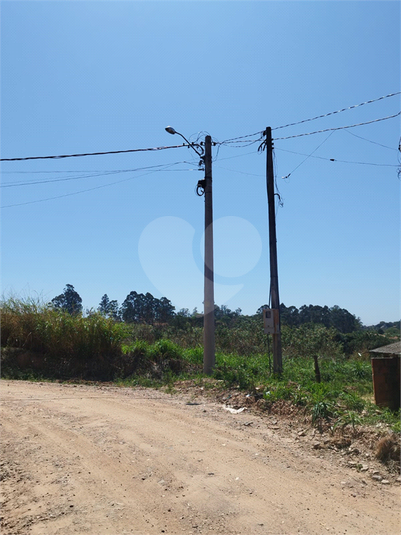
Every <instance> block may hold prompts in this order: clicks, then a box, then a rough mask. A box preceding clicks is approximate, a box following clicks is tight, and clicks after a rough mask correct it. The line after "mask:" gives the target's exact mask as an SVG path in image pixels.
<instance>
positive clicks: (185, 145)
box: [0, 143, 190, 162]
mask: <svg viewBox="0 0 401 535" xmlns="http://www.w3.org/2000/svg"><path fill="white" fill-rule="evenodd" d="M189 146H190V145H187V144H186V143H183V144H182V145H172V146H169V147H150V148H146V149H128V150H111V151H106V152H85V153H81V154H59V155H57V156H27V157H24V158H0V162H21V161H25V160H58V159H61V158H79V157H82V156H103V155H105V154H124V153H128V152H149V151H159V150H166V149H180V148H182V147H189Z"/></svg>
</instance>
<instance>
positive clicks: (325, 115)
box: [272, 91, 401, 130]
mask: <svg viewBox="0 0 401 535" xmlns="http://www.w3.org/2000/svg"><path fill="white" fill-rule="evenodd" d="M400 94H401V91H398V92H397V93H390V94H388V95H384V96H382V97H379V98H374V99H372V100H367V101H366V102H361V103H360V104H354V105H353V106H348V107H347V108H342V109H341V110H336V111H330V112H329V113H324V114H322V115H317V116H316V117H311V118H310V119H303V120H302V121H297V122H295V123H288V124H284V125H282V126H276V127H275V128H272V130H279V129H280V128H287V127H289V126H295V125H298V124H303V123H307V122H309V121H315V120H316V119H323V118H324V117H329V116H330V115H335V114H336V113H342V112H343V111H348V110H353V109H355V108H359V107H360V106H365V104H372V103H373V102H378V101H379V100H384V99H385V98H390V97H395V96H396V95H400Z"/></svg>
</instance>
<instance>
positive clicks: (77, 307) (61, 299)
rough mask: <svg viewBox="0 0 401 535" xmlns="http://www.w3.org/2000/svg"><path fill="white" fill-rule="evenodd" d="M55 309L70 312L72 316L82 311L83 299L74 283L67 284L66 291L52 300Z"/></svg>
mask: <svg viewBox="0 0 401 535" xmlns="http://www.w3.org/2000/svg"><path fill="white" fill-rule="evenodd" d="M51 303H52V305H53V307H54V308H55V309H58V310H63V311H64V312H68V314H71V315H72V316H75V315H77V314H81V313H82V299H81V297H80V295H79V294H78V292H76V291H75V289H74V286H72V284H67V285H66V287H65V288H64V292H63V293H62V294H60V295H58V296H57V297H54V298H53V299H52V300H51Z"/></svg>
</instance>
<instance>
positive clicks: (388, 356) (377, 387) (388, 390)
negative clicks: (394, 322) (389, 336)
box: [370, 342, 401, 411]
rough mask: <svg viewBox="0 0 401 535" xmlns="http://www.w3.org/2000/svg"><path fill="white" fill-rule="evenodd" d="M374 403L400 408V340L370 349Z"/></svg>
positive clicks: (394, 408) (393, 408) (380, 405)
mask: <svg viewBox="0 0 401 535" xmlns="http://www.w3.org/2000/svg"><path fill="white" fill-rule="evenodd" d="M370 354H371V358H372V377H373V389H374V395H375V403H376V405H378V406H379V407H388V408H389V409H391V410H393V411H395V410H398V409H399V408H400V360H401V342H395V343H393V344H389V345H387V346H383V347H378V348H377V349H372V350H371V351H370Z"/></svg>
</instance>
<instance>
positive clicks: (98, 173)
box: [0, 161, 198, 188]
mask: <svg viewBox="0 0 401 535" xmlns="http://www.w3.org/2000/svg"><path fill="white" fill-rule="evenodd" d="M182 163H189V162H185V161H182V162H175V163H171V164H160V165H151V166H148V167H138V168H136V169H119V170H114V171H113V170H110V171H103V172H102V171H96V172H92V173H91V174H86V175H78V176H69V177H63V178H50V179H42V180H30V181H20V182H7V183H5V184H0V187H1V188H12V187H18V186H31V185H36V184H50V183H53V182H66V181H70V180H81V179H83V178H95V177H99V176H108V175H115V174H119V173H135V172H138V171H147V170H149V169H155V172H156V171H170V169H169V167H173V166H174V165H179V164H182ZM193 170H196V171H198V169H174V171H175V172H176V171H193ZM27 172H28V171H27ZM49 172H50V173H51V172H52V171H49ZM68 172H69V173H71V171H68Z"/></svg>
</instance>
